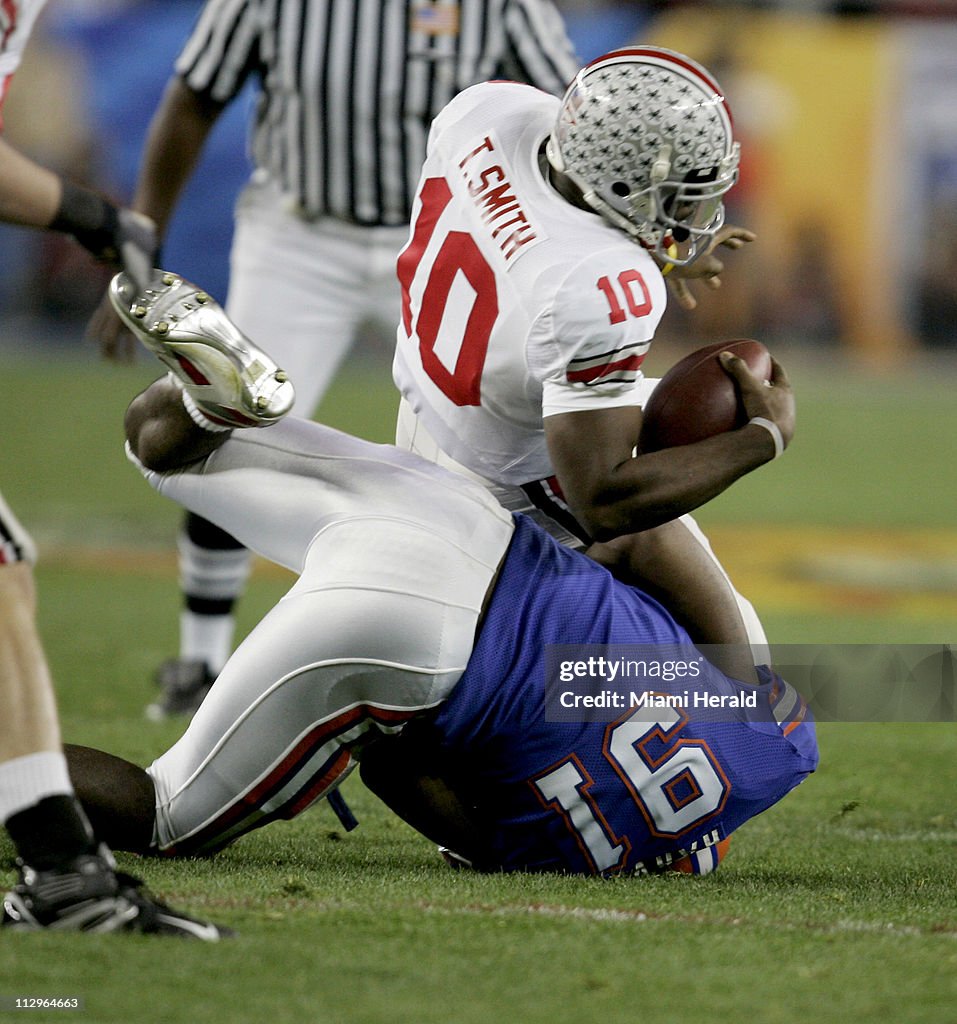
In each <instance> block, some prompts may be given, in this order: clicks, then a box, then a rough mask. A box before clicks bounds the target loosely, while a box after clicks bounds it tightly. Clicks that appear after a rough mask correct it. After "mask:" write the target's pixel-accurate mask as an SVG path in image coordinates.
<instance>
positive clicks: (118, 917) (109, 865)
mask: <svg viewBox="0 0 957 1024" xmlns="http://www.w3.org/2000/svg"><path fill="white" fill-rule="evenodd" d="M30 557H32V544H31V543H30V539H29V537H28V536H27V534H26V533H25V531H23V529H22V527H20V525H19V523H17V521H16V520H15V519H14V517H13V515H12V513H11V512H10V510H9V509H8V508H7V507H6V505H5V504H4V503H3V500H2V498H0V706H2V707H3V708H4V716H3V728H2V729H0V821H2V822H3V824H4V825H5V826H6V829H7V831H8V832H9V834H10V838H11V839H12V840H13V843H14V846H15V847H16V850H17V855H18V857H17V869H18V878H17V881H16V883H15V884H14V885H13V887H12V888H11V889H10V890H9V891H8V892H6V893H5V894H4V896H3V905H2V912H0V923H2V926H3V927H4V928H5V929H10V930H14V931H39V930H45V929H50V930H58V931H95V932H112V931H124V932H131V931H132V932H152V933H162V934H175V935H186V936H192V937H195V938H200V939H205V940H208V941H215V940H217V939H219V938H220V937H221V936H222V935H223V934H225V932H223V930H221V929H219V928H217V927H215V926H214V925H209V924H206V923H204V922H201V921H196V920H194V919H193V918H191V917H189V916H188V915H185V914H181V913H179V912H178V911H175V910H173V909H172V908H170V907H167V906H166V905H165V904H162V903H160V902H159V901H157V900H156V899H155V898H154V897H152V896H150V895H149V894H148V893H147V892H146V891H145V890H144V888H143V886H142V883H141V882H139V880H138V879H134V878H131V877H129V876H124V875H122V874H120V873H118V872H116V871H115V864H114V863H113V858H112V855H111V854H110V852H109V850H108V849H107V848H106V847H105V846H104V845H102V842H101V841H98V839H99V840H101V839H102V837H96V836H95V835H94V831H93V829H92V828H91V827H90V823H89V821H88V819H87V817H86V815H85V814H84V812H83V810H82V808H81V807H80V805H79V804H78V802H77V800H76V796H75V794H74V788H73V784H72V780H71V778H70V775H69V772H68V769H67V762H66V759H65V758H64V754H63V750H62V748H61V746H60V727H59V720H58V717H57V711H56V700H55V696H54V691H53V681H52V679H51V677H50V670H49V667H48V665H47V661H46V656H45V654H44V651H43V647H42V644H41V642H40V637H39V634H38V632H37V629H36V619H35V614H34V605H35V601H34V586H33V575H32V568H31V565H30V563H29V562H28V561H27V559H28V558H30Z"/></svg>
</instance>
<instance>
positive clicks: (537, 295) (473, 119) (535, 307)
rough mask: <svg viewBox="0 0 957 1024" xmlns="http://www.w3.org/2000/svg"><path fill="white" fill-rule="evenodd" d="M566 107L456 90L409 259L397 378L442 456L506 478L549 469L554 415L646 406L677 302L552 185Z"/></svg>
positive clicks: (532, 476) (601, 225)
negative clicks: (653, 361) (652, 353)
mask: <svg viewBox="0 0 957 1024" xmlns="http://www.w3.org/2000/svg"><path fill="white" fill-rule="evenodd" d="M558 108H559V101H558V100H557V99H555V98H554V97H552V96H549V95H547V94H545V93H543V92H540V91H538V90H537V89H534V88H532V87H530V86H526V85H519V84H515V83H510V82H493V83H486V84H482V85H476V86H473V87H472V88H470V89H467V90H466V91H465V92H463V93H461V94H460V95H459V96H457V97H456V98H455V99H454V100H453V101H452V102H451V103H450V104H449V105H448V106H447V107H446V108H445V110H443V111H442V113H441V114H440V115H439V116H438V117H437V118H436V119H435V122H434V123H433V126H432V131H431V133H430V136H429V146H428V156H427V159H426V162H425V165H424V168H423V172H422V177H421V179H420V182H419V191H418V196H417V199H416V204H415V208H414V210H413V220H412V228H411V234H410V238H409V242H408V244H407V245H406V247H405V248H404V249H403V250H402V253H401V255H400V256H399V260H398V265H397V269H398V276H399V281H400V284H401V286H402V318H401V322H400V324H399V328H398V341H397V345H396V355H395V363H394V368H393V373H394V377H395V382H396V385H397V386H398V388H399V389H400V391H401V392H402V394H403V396H404V397H405V399H406V400H407V402H408V403H409V404H410V405H411V407H412V409H413V410H414V411H415V413H416V415H417V416H418V417H419V419H420V421H421V422H422V424H423V425H424V426H425V428H426V429H427V430H428V431H429V433H430V434H431V435H432V436H433V438H434V439H435V440H436V442H437V443H438V445H439V447H440V448H441V449H442V450H443V451H445V452H446V453H447V454H448V455H449V456H451V457H452V458H453V459H454V460H456V461H457V462H459V463H461V464H462V465H463V466H465V467H467V468H468V469H470V470H472V471H473V472H475V473H477V474H479V475H480V476H483V477H485V478H487V479H488V480H490V481H494V482H496V483H499V484H506V485H516V484H522V483H526V482H529V481H533V480H540V479H543V478H545V477H548V476H550V475H552V473H553V470H552V467H551V462H550V460H549V457H548V452H547V449H546V445H545V436H544V429H543V417H545V416H549V415H554V414H555V413H559V412H568V411H575V410H579V409H591V408H608V407H613V406H622V405H634V404H640V401H639V399H638V391H637V386H638V384H639V382H640V381H641V370H640V366H641V362H642V360H643V359H644V356H645V353H646V352H647V350H648V347H649V345H650V343H651V340H652V338H653V336H654V333H655V329H656V328H657V325H658V322H659V321H660V319H661V316H662V314H663V312H664V309H665V302H666V290H665V284H664V280H663V278H662V276H661V272H660V270H659V269H658V267H657V266H656V264H655V263H654V261H653V260H652V258H651V256H650V255H649V254H648V253H647V252H645V251H644V250H643V249H642V248H640V246H638V245H636V244H635V243H634V242H632V241H630V240H629V239H628V237H627V236H626V235H624V234H623V233H622V232H621V231H619V230H617V229H616V228H613V227H611V226H610V225H608V224H607V223H606V222H605V221H603V220H602V219H601V218H600V217H599V216H598V215H597V214H593V213H590V212H588V211H585V210H581V209H578V208H577V207H575V206H573V205H572V204H571V203H569V202H568V201H567V200H565V199H563V198H562V197H561V196H560V195H559V194H558V193H557V192H556V191H555V189H554V188H553V186H551V185H550V184H549V183H548V181H547V180H546V178H545V176H544V174H543V170H542V163H541V161H542V159H543V156H542V152H543V151H542V146H543V143H544V142H545V139H546V138H547V136H548V134H549V132H550V130H551V128H552V125H553V124H554V121H555V118H556V116H557V113H558Z"/></svg>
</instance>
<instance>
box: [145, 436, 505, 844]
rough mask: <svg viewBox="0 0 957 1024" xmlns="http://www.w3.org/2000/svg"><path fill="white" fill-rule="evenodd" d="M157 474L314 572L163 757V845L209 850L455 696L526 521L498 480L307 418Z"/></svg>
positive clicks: (288, 810)
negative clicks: (484, 480)
mask: <svg viewBox="0 0 957 1024" xmlns="http://www.w3.org/2000/svg"><path fill="white" fill-rule="evenodd" d="M134 461H135V460H134ZM141 468H142V467H141ZM144 475H145V476H146V477H147V479H148V480H149V481H150V483H151V484H152V485H153V486H154V487H155V488H156V489H157V490H159V491H160V492H161V493H162V494H164V495H166V496H167V497H170V498H172V499H173V500H174V501H177V502H179V503H180V504H182V505H184V506H185V507H186V508H188V509H190V510H191V511H192V512H195V513H197V514H198V515H201V516H203V517H204V518H207V519H210V520H211V521H212V522H214V523H216V524H217V525H218V526H221V527H222V528H223V529H225V530H228V532H229V533H231V534H232V535H233V536H235V537H236V538H237V539H238V540H239V541H241V542H242V543H243V544H245V545H246V546H247V547H250V548H252V549H253V550H255V551H257V553H259V554H260V555H262V556H263V557H266V558H269V559H271V560H272V561H274V562H277V563H278V564H280V565H284V566H286V567H287V568H289V569H291V570H293V571H294V572H297V573H299V578H298V580H297V581H296V582H295V584H294V585H293V586H292V588H291V589H290V591H289V592H288V593H287V594H286V596H285V597H284V598H283V599H282V600H281V601H280V602H279V603H278V604H277V605H276V606H275V607H274V608H273V609H272V610H271V611H270V612H269V613H268V614H267V615H266V616H265V617H264V618H263V620H262V621H261V622H260V623H259V624H258V625H257V626H256V627H255V629H254V630H253V631H252V632H251V633H250V634H249V636H248V637H247V638H246V640H245V641H244V642H243V643H242V644H241V645H240V646H239V647H238V648H237V650H236V652H235V653H234V654H233V656H232V657H231V658H230V659H229V661H228V662H227V664H226V667H225V668H224V669H223V671H222V672H221V673H220V675H219V677H218V678H217V680H216V682H215V684H214V685H213V688H212V690H211V691H210V693H209V695H208V697H207V698H206V700H205V701H204V702H203V704H202V706H201V707H200V708H199V710H198V711H197V712H196V715H195V716H194V717H193V719H192V721H191V722H190V725H189V727H188V729H187V730H186V732H185V733H184V735H183V736H182V738H181V739H180V740H179V741H178V742H177V743H176V744H175V745H174V746H173V747H172V748H171V749H170V750H168V751H167V752H166V753H165V754H163V755H162V756H161V757H159V758H158V759H157V760H156V761H155V762H154V763H153V764H152V765H151V766H150V768H149V769H148V770H149V774H150V775H151V777H152V779H153V782H154V784H155V788H156V827H155V833H154V844H155V846H156V848H157V849H158V850H160V851H162V852H165V853H167V854H177V853H202V852H209V851H212V850H215V849H217V848H219V847H221V846H223V845H224V844H225V843H228V842H230V841H231V840H233V839H235V838H237V837H238V836H239V835H242V834H243V833H245V832H248V831H249V830H251V829H254V828H258V827H260V826H261V825H264V824H266V823H267V822H269V821H271V820H274V819H276V818H291V817H293V816H295V815H296V814H298V813H299V812H300V811H302V810H304V809H305V808H306V807H308V806H309V805H310V804H311V803H313V802H315V801H316V800H318V799H320V798H321V797H323V796H325V795H326V794H327V793H328V792H329V791H330V790H331V789H332V788H334V787H335V786H336V785H338V784H339V783H340V782H341V781H342V779H344V778H345V776H346V775H347V774H348V772H349V771H351V769H352V768H353V767H354V765H355V755H356V752H357V751H358V750H359V749H361V746H362V744H363V742H365V741H366V740H368V739H369V738H370V737H371V736H374V735H375V734H376V733H377V732H379V733H381V732H393V731H397V730H399V729H401V728H402V727H403V725H404V724H405V723H406V722H407V721H408V720H409V719H410V718H412V717H414V716H415V715H417V714H420V713H422V712H424V711H426V710H428V709H429V708H432V707H435V706H436V705H437V704H438V703H440V702H441V701H442V700H444V699H445V697H447V696H448V694H449V693H450V692H451V690H452V687H453V686H454V685H455V684H456V682H458V680H459V678H460V676H461V674H462V672H463V671H464V670H465V666H466V665H467V663H468V659H469V657H470V655H471V651H472V645H473V643H474V637H475V630H476V627H477V623H478V619H479V615H480V613H481V608H482V603H483V600H484V599H485V596H486V594H487V592H488V590H489V587H490V585H491V581H492V579H493V577H494V574H495V571H496V569H497V566H498V564H499V562H500V561H501V558H502V557H503V555H504V552H505V550H506V548H507V546H508V543H509V540H510V538H511V534H512V530H513V524H512V519H511V517H510V516H509V515H508V513H507V512H505V510H504V509H502V508H501V507H500V506H499V505H497V504H496V503H495V502H494V500H493V499H492V497H491V495H489V494H488V492H487V491H485V490H484V489H483V488H481V487H477V486H474V487H473V486H471V485H468V484H466V483H465V482H464V481H462V480H461V479H460V478H458V477H456V476H453V475H451V474H447V473H444V472H443V471H441V470H439V469H438V468H437V467H435V466H432V465H429V464H427V463H424V462H422V461H421V460H419V459H415V458H413V457H412V456H410V455H408V454H407V453H404V452H399V451H397V450H396V449H395V448H393V447H391V446H383V445H372V444H368V443H367V442H363V441H359V440H358V439H356V438H352V437H349V436H348V435H346V434H341V433H339V432H337V431H333V430H330V429H329V428H327V427H323V426H320V425H319V424H317V423H311V422H308V421H305V420H301V419H297V418H290V419H287V420H284V421H283V422H282V423H279V424H277V425H276V426H274V427H270V428H269V429H268V430H243V431H236V432H235V433H234V434H233V435H232V437H231V438H230V439H229V440H228V441H227V442H226V443H225V444H224V445H223V446H222V447H221V448H219V449H217V450H216V451H215V452H213V454H212V455H210V456H209V457H208V458H206V459H204V460H202V461H201V462H199V463H194V464H191V465H190V466H188V467H186V468H185V469H183V470H180V471H177V472H173V473H168V474H156V473H150V472H145V473H144Z"/></svg>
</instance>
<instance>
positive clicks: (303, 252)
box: [226, 172, 409, 416]
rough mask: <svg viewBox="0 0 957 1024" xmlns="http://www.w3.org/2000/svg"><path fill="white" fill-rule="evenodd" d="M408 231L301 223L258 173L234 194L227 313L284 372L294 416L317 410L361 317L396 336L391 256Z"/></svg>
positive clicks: (396, 288) (339, 223)
mask: <svg viewBox="0 0 957 1024" xmlns="http://www.w3.org/2000/svg"><path fill="white" fill-rule="evenodd" d="M408 234H409V229H408V226H407V225H404V226H401V227H362V226H359V225H355V224H349V223H346V222H344V221H340V220H335V219H334V218H331V217H322V218H319V219H318V220H314V221H308V220H304V219H303V218H301V217H300V216H298V215H297V214H296V213H295V212H294V211H293V209H292V205H291V203H290V201H289V199H288V198H287V197H286V196H284V195H283V194H282V193H281V192H280V191H279V189H278V188H277V187H276V186H275V185H274V184H273V183H272V182H270V181H269V180H268V179H267V178H264V177H263V176H262V174H261V173H258V172H257V174H256V175H254V176H253V179H252V180H251V181H250V183H249V184H248V185H247V186H246V188H245V189H244V190H243V192H242V193H241V194H240V197H239V200H238V202H237V205H236V229H235V234H234V236H233V247H232V254H231V257H230V284H229V296H228V298H227V301H226V312H227V313H228V314H229V316H230V317H231V319H232V320H233V321H234V322H235V323H236V325H237V326H238V327H239V328H240V329H241V330H242V331H244V332H245V333H246V334H248V335H249V337H250V338H252V339H253V340H254V341H255V342H257V344H260V345H262V346H263V348H265V349H266V351H268V352H269V354H270V355H271V356H272V357H273V358H274V359H275V360H276V362H277V363H278V364H279V365H280V366H281V367H282V368H283V369H284V370H286V372H287V373H288V374H289V375H290V377H291V378H292V381H293V383H294V384H295V386H296V407H295V410H296V412H297V414H299V415H301V416H311V415H313V414H314V413H315V411H316V407H317V406H318V404H319V402H320V400H321V399H322V397H323V395H324V394H325V392H326V390H327V389H328V388H329V385H330V384H331V383H332V380H333V378H334V377H335V375H336V372H337V371H338V369H339V367H340V365H341V364H342V362H343V360H344V359H345V357H346V356H347V355H348V353H349V350H350V348H351V347H352V344H353V342H354V340H355V338H356V335H357V332H358V330H359V328H360V326H361V325H362V324H364V323H367V322H370V323H375V324H376V325H378V326H380V327H381V328H383V329H384V330H385V331H386V332H387V335H388V336H389V337H390V338H391V336H392V334H394V332H395V327H396V324H397V323H398V320H399V312H400V309H399V285H398V280H397V278H396V272H395V261H396V257H397V256H398V253H399V250H400V249H401V248H402V246H403V245H405V243H406V241H407V239H408Z"/></svg>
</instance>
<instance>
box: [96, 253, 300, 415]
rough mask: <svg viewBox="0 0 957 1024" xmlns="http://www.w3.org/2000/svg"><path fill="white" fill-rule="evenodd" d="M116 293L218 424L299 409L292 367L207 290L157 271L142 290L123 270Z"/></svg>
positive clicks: (136, 326)
mask: <svg viewBox="0 0 957 1024" xmlns="http://www.w3.org/2000/svg"><path fill="white" fill-rule="evenodd" d="M109 294H110V301H111V303H112V304H113V308H114V309H115V310H116V312H117V315H118V316H119V318H120V319H121V320H122V321H123V323H124V324H125V326H126V327H128V328H129V329H130V331H132V332H133V334H134V335H136V337H137V338H138V339H139V340H140V341H141V342H142V343H143V344H144V345H145V346H146V347H147V348H148V349H149V350H150V352H152V353H153V354H154V355H155V356H156V357H157V358H158V359H160V360H161V361H162V362H164V363H165V364H166V365H167V366H168V367H169V368H170V370H172V372H173V375H174V376H175V377H176V378H177V379H178V380H179V381H180V382H181V383H182V385H183V390H184V391H185V392H186V393H187V394H188V395H189V396H190V398H192V400H193V403H194V404H195V405H196V407H197V408H198V409H199V411H200V412H201V413H202V414H203V416H204V417H206V419H208V420H210V421H211V422H212V423H213V424H215V425H216V426H220V427H268V426H269V425H270V424H272V423H275V422H276V421H277V420H280V419H282V417H283V416H285V415H286V413H288V412H289V410H290V409H291V408H292V404H293V401H294V400H295V397H296V393H295V389H294V388H293V386H292V383H291V382H290V380H289V378H288V376H287V375H286V373H285V371H284V370H281V369H280V368H279V367H278V366H277V365H276V364H275V363H274V362H273V361H272V359H270V358H269V356H268V355H266V353H265V352H263V351H262V349H260V348H258V347H257V346H256V345H254V344H253V342H252V341H250V340H249V338H247V337H246V335H244V334H243V333H242V331H240V330H239V328H238V327H236V325H235V324H234V323H233V322H232V321H231V320H230V319H229V317H228V316H227V315H226V313H225V311H224V310H223V308H222V306H220V305H219V303H218V302H216V301H215V300H214V299H213V298H211V297H210V296H209V295H208V294H207V293H206V292H204V291H203V290H202V289H201V288H198V287H197V286H196V285H194V284H190V283H189V282H188V281H184V280H183V279H182V278H181V277H179V276H177V275H176V274H171V273H169V272H167V271H163V270H155V271H154V272H153V276H152V278H151V279H150V281H149V283H148V286H147V287H146V288H142V289H140V288H137V287H136V285H135V284H134V282H133V280H132V278H130V277H129V276H128V275H127V274H124V273H121V274H117V275H116V277H114V278H113V280H112V281H111V282H110V291H109Z"/></svg>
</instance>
